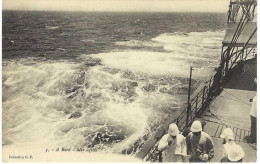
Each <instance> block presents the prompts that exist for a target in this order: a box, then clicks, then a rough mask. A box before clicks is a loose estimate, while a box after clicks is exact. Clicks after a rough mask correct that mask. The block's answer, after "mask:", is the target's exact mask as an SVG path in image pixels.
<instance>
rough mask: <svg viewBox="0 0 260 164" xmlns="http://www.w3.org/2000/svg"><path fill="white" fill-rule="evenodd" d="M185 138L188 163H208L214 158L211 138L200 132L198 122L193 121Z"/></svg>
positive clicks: (200, 127)
mask: <svg viewBox="0 0 260 164" xmlns="http://www.w3.org/2000/svg"><path fill="white" fill-rule="evenodd" d="M190 131H191V132H190V133H189V134H188V136H187V137H186V143H187V153H188V155H191V158H190V162H208V161H210V160H211V159H212V158H213V157H214V145H213V142H212V139H211V137H210V136H209V135H208V134H207V133H205V132H203V131H202V126H201V122H200V121H194V122H193V123H192V125H191V128H190Z"/></svg>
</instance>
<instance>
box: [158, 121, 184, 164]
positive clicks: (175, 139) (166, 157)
mask: <svg viewBox="0 0 260 164" xmlns="http://www.w3.org/2000/svg"><path fill="white" fill-rule="evenodd" d="M158 150H159V151H163V153H162V155H163V162H184V161H185V157H186V155H187V148H186V142H185V138H184V136H183V135H181V134H179V129H178V127H177V125H176V124H174V123H172V124H170V126H169V130H168V133H167V134H165V135H164V136H163V137H162V139H161V140H160V141H159V144H158Z"/></svg>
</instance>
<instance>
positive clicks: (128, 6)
mask: <svg viewBox="0 0 260 164" xmlns="http://www.w3.org/2000/svg"><path fill="white" fill-rule="evenodd" d="M228 4H229V0H3V2H2V8H3V10H51V11H114V12H122V11H123V12H227V10H228Z"/></svg>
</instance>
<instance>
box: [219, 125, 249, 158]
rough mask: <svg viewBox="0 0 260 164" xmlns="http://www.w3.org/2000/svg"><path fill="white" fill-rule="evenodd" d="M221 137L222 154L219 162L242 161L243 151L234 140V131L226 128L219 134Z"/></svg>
mask: <svg viewBox="0 0 260 164" xmlns="http://www.w3.org/2000/svg"><path fill="white" fill-rule="evenodd" d="M220 137H221V138H223V139H224V140H223V144H224V145H223V147H224V151H223V155H222V159H221V162H242V160H243V158H244V156H245V153H244V151H243V149H242V148H241V146H239V145H237V144H236V143H235V141H234V133H233V131H232V129H230V128H226V129H224V130H223V132H222V134H221V135H220Z"/></svg>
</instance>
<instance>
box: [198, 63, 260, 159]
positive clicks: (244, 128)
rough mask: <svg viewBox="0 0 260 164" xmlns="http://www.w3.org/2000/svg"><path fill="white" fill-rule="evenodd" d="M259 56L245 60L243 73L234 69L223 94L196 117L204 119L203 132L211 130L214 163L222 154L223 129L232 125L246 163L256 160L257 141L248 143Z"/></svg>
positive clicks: (209, 132)
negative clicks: (257, 58) (221, 136)
mask: <svg viewBox="0 0 260 164" xmlns="http://www.w3.org/2000/svg"><path fill="white" fill-rule="evenodd" d="M256 65H257V62H256V59H253V60H249V61H246V62H245V65H244V71H242V73H239V72H234V73H233V74H232V75H231V77H230V79H229V81H228V82H227V84H226V85H225V87H224V89H223V91H222V92H221V94H220V95H219V96H218V97H216V98H215V99H214V100H213V101H212V102H211V104H210V106H209V108H208V109H207V110H206V112H204V114H203V115H202V116H201V117H200V118H197V119H199V120H201V121H204V122H205V123H206V125H205V126H204V131H205V132H206V133H208V134H209V135H210V136H211V137H212V139H213V143H214V145H215V156H214V158H213V159H212V160H211V162H220V160H221V156H222V153H223V145H222V141H223V139H221V138H220V134H221V132H222V131H223V130H224V129H225V128H226V127H230V128H232V129H233V132H234V136H235V141H236V143H237V144H239V145H240V146H241V147H242V148H243V150H244V152H245V158H244V159H243V162H256V148H257V146H256V144H255V143H254V144H252V143H248V142H247V141H246V138H247V136H249V135H250V126H251V122H250V114H249V113H250V110H251V105H252V103H251V102H250V99H253V98H254V96H255V95H256V86H255V85H254V78H255V77H256V75H257V74H256V70H257V69H256Z"/></svg>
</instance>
